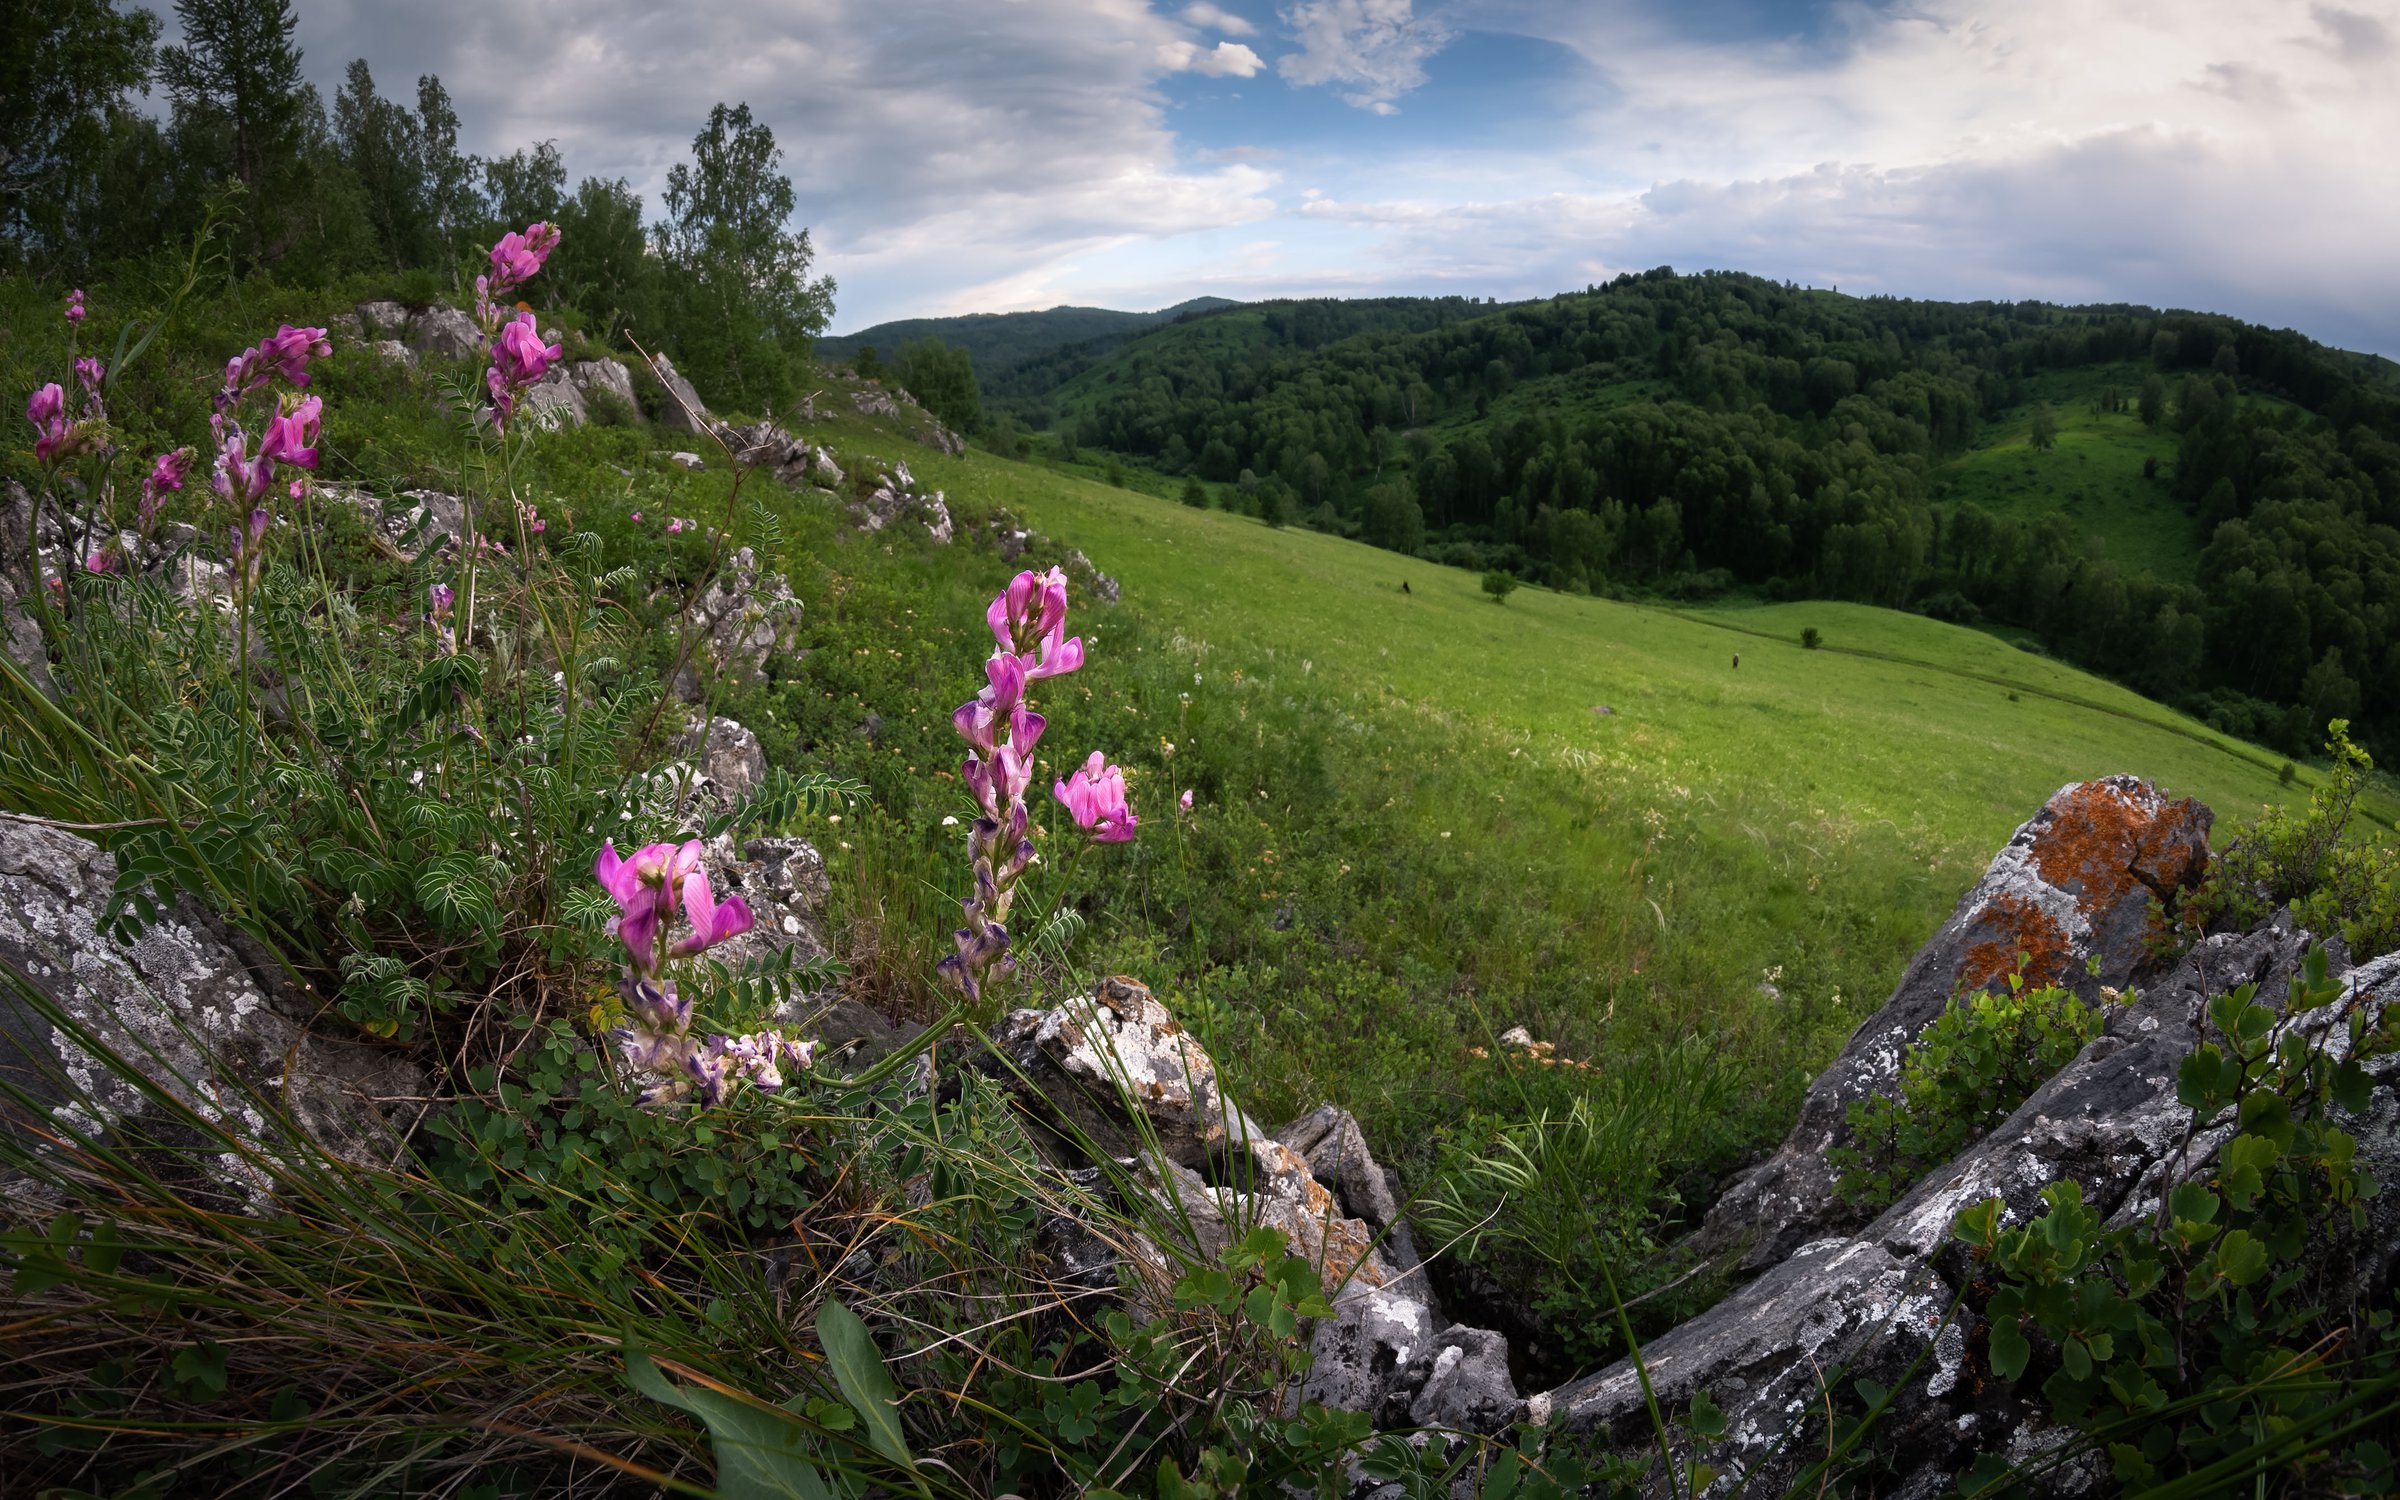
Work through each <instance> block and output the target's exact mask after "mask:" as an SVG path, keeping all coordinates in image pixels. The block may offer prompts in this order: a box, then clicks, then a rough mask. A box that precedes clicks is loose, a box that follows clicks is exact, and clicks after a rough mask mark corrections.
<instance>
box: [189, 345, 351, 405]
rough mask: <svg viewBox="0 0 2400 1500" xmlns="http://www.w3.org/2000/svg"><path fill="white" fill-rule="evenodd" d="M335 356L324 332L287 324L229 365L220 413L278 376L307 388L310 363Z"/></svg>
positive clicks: (219, 397)
mask: <svg viewBox="0 0 2400 1500" xmlns="http://www.w3.org/2000/svg"><path fill="white" fill-rule="evenodd" d="M332 352H333V344H332V342H331V341H330V340H328V339H327V338H326V337H325V330H324V329H322V328H294V327H293V326H292V325H291V324H289V323H286V324H284V325H283V326H282V327H280V328H278V329H276V330H275V331H274V332H273V333H270V334H268V335H267V336H266V337H265V338H263V339H260V340H259V341H258V342H257V343H256V344H254V345H252V346H251V347H250V348H247V349H244V350H243V351H242V352H241V353H239V354H237V355H235V356H234V357H233V358H231V359H229V360H227V361H226V362H225V384H224V385H223V386H222V387H221V388H219V390H218V391H217V410H219V411H223V410H224V409H225V408H227V407H229V406H232V405H234V404H236V403H237V402H239V401H241V400H242V398H243V397H245V396H248V395H249V394H250V393H251V392H252V391H255V390H257V389H258V388H259V387H260V386H262V385H265V384H266V383H267V381H268V380H269V378H271V377H273V376H275V375H281V376H282V377H283V378H284V379H286V380H288V381H290V382H291V383H292V384H294V385H297V386H305V385H307V384H308V362H309V361H310V360H311V359H323V358H324V357H325V356H326V355H329V354H331V353H332Z"/></svg>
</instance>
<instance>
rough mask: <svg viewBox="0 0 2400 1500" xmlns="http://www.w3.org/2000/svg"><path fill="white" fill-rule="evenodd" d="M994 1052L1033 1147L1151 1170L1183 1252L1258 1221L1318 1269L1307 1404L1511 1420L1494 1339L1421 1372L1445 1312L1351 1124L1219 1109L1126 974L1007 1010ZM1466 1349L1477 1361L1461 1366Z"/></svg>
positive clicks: (1208, 1061)
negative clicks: (1323, 1299) (1042, 1005)
mask: <svg viewBox="0 0 2400 1500" xmlns="http://www.w3.org/2000/svg"><path fill="white" fill-rule="evenodd" d="M992 1040H993V1042H994V1045H995V1046H996V1047H997V1048H998V1049H999V1051H1000V1053H1001V1054H1002V1055H1003V1056H1004V1057H1006V1058H1007V1059H1008V1061H1009V1063H1011V1064H1013V1065H1014V1066H1013V1069H1009V1070H1006V1071H1004V1073H1003V1076H1004V1079H1005V1081H1006V1082H1008V1083H1009V1084H1010V1085H1011V1086H1012V1087H1014V1088H1016V1089H1017V1090H1018V1091H1019V1094H1020V1096H1021V1097H1024V1098H1026V1099H1027V1101H1028V1103H1029V1104H1030V1105H1031V1106H1033V1107H1032V1108H1031V1109H1029V1115H1030V1117H1031V1120H1032V1122H1033V1124H1034V1126H1035V1129H1036V1131H1037V1134H1039V1135H1041V1136H1043V1137H1045V1138H1047V1139H1048V1140H1050V1141H1051V1142H1052V1144H1053V1145H1054V1146H1056V1147H1063V1148H1066V1149H1068V1150H1069V1151H1072V1150H1076V1149H1082V1148H1081V1147H1080V1146H1079V1145H1078V1143H1079V1142H1088V1143H1089V1149H1090V1150H1092V1151H1095V1152H1097V1153H1099V1154H1101V1155H1104V1156H1107V1157H1110V1158H1113V1159H1115V1160H1118V1161H1121V1162H1125V1163H1128V1164H1133V1163H1137V1162H1138V1163H1141V1164H1142V1165H1143V1166H1145V1167H1146V1168H1148V1169H1150V1170H1152V1171H1154V1173H1155V1177H1156V1180H1157V1182H1158V1185H1159V1186H1160V1187H1161V1188H1162V1189H1164V1190H1165V1191H1166V1192H1168V1193H1170V1194H1171V1195H1172V1196H1173V1198H1174V1200H1175V1202H1176V1204H1177V1207H1178V1210H1179V1212H1178V1214H1177V1215H1176V1216H1175V1217H1176V1218H1177V1220H1178V1221H1179V1224H1178V1227H1179V1229H1180V1230H1182V1231H1184V1232H1185V1233H1186V1234H1187V1235H1188V1243H1187V1244H1186V1246H1185V1249H1186V1250H1187V1251H1188V1252H1189V1253H1191V1254H1194V1255H1197V1256H1199V1257H1201V1258H1203V1259H1212V1260H1213V1259H1214V1258H1215V1257H1217V1256H1218V1255H1220V1254H1221V1253H1223V1251H1224V1250H1225V1248H1226V1246H1227V1245H1229V1244H1231V1243H1232V1242H1233V1241H1235V1240H1236V1239H1238V1238H1240V1236H1241V1235H1242V1234H1243V1233H1246V1232H1247V1231H1248V1230H1249V1229H1250V1228H1251V1227H1253V1226H1258V1225H1264V1226H1268V1227H1271V1228H1275V1229H1280V1230H1282V1231H1283V1232H1284V1235H1285V1237H1286V1240H1287V1243H1288V1244H1289V1245H1290V1246H1291V1248H1292V1251H1293V1253H1295V1254H1298V1255H1300V1256H1303V1257H1304V1258H1306V1259H1307V1260H1309V1261H1310V1262H1311V1263H1313V1264H1314V1265H1315V1266H1316V1267H1317V1270H1318V1274H1319V1276H1320V1277H1321V1278H1322V1279H1323V1283H1324V1288H1325V1291H1326V1293H1327V1295H1328V1296H1329V1297H1330V1298H1331V1299H1332V1301H1333V1305H1334V1315H1333V1316H1332V1317H1330V1318H1321V1319H1319V1320H1318V1321H1317V1324H1316V1326H1315V1328H1314V1329H1313V1330H1311V1333H1310V1347H1311V1349H1312V1351H1313V1353H1314V1355H1315V1360H1314V1362H1313V1364H1312V1365H1311V1367H1310V1369H1309V1372H1308V1375H1307V1377H1306V1379H1305V1380H1304V1381H1303V1383H1302V1386H1301V1390H1300V1394H1301V1395H1302V1396H1303V1397H1306V1398H1309V1399H1314V1400H1320V1401H1324V1402H1326V1403H1327V1404H1329V1405H1333V1406H1338V1407H1341V1408H1343V1409H1345V1410H1350V1411H1360V1412H1367V1413H1370V1414H1372V1413H1378V1412H1385V1411H1389V1410H1397V1411H1399V1412H1401V1413H1402V1414H1403V1416H1404V1417H1405V1415H1406V1414H1407V1413H1408V1412H1409V1411H1410V1410H1412V1409H1414V1408H1415V1407H1416V1406H1418V1405H1419V1404H1422V1405H1423V1406H1424V1408H1425V1410H1427V1411H1428V1412H1439V1413H1441V1414H1442V1415H1441V1417H1440V1420H1442V1421H1444V1422H1445V1423H1451V1424H1453V1425H1466V1424H1468V1423H1473V1424H1475V1430H1478V1431H1488V1430H1496V1427H1497V1426H1498V1425H1504V1424H1505V1423H1506V1421H1507V1420H1508V1417H1509V1415H1510V1414H1511V1413H1513V1412H1514V1411H1515V1410H1516V1407H1517V1398H1516V1391H1515V1387H1514V1386H1513V1385H1511V1384H1510V1383H1509V1381H1508V1372H1507V1358H1506V1352H1507V1351H1506V1345H1505V1343H1504V1342H1503V1341H1501V1340H1500V1339H1499V1336H1498V1335H1496V1334H1488V1333H1483V1332H1482V1331H1480V1330H1448V1331H1449V1332H1454V1333H1456V1334H1457V1335H1458V1336H1457V1337H1456V1338H1455V1339H1452V1340H1451V1347H1452V1348H1453V1349H1454V1350H1457V1351H1460V1352H1458V1353H1455V1354H1454V1355H1453V1357H1452V1359H1451V1365H1452V1366H1453V1368H1452V1369H1450V1370H1449V1371H1447V1372H1446V1373H1445V1374H1444V1376H1443V1377H1442V1378H1441V1379H1440V1380H1439V1381H1436V1380H1435V1379H1434V1376H1433V1373H1432V1371H1431V1369H1430V1368H1429V1367H1426V1366H1425V1362H1426V1361H1429V1360H1432V1359H1435V1358H1437V1357H1438V1356H1439V1353H1440V1349H1441V1347H1442V1346H1441V1344H1440V1343H1439V1341H1438V1340H1437V1335H1443V1334H1444V1333H1445V1332H1446V1330H1445V1328H1444V1325H1443V1320H1442V1316H1441V1312H1440V1309H1439V1308H1438V1307H1437V1306H1436V1304H1435V1302H1434V1299H1433V1295H1432V1292H1431V1290H1430V1289H1429V1288H1428V1287H1427V1286H1426V1283H1425V1277H1424V1274H1423V1272H1422V1270H1421V1268H1420V1267H1419V1266H1418V1264H1417V1261H1416V1255H1415V1250H1414V1247H1413V1245H1411V1244H1410V1243H1409V1241H1408V1238H1407V1233H1406V1225H1405V1224H1404V1223H1403V1222H1402V1221H1401V1219H1400V1217H1399V1210H1398V1204H1397V1201H1396V1197H1395V1194H1394V1193H1393V1190H1392V1183H1391V1179H1390V1177H1389V1175H1388V1174H1387V1173H1386V1172H1385V1171H1384V1170H1383V1168H1382V1167H1380V1166H1379V1165H1378V1164H1377V1163H1376V1162H1375V1159H1374V1157H1373V1156H1372V1155H1371V1154H1370V1153H1369V1152H1368V1150H1367V1146H1366V1140H1365V1138H1364V1137H1363V1136H1362V1135H1361V1134H1360V1133H1359V1130H1358V1124H1357V1122H1356V1121H1355V1120H1353V1119H1352V1118H1351V1117H1350V1116H1349V1115H1348V1114H1347V1113H1346V1112H1344V1111H1342V1110H1339V1109H1336V1108H1333V1107H1331V1106H1327V1107H1325V1108H1321V1109H1319V1110H1316V1111H1315V1112H1313V1113H1311V1114H1309V1115H1306V1116H1304V1117H1302V1118H1301V1119H1299V1120H1297V1121H1294V1122H1293V1123H1292V1124H1291V1125H1289V1126H1287V1127H1285V1129H1284V1130H1283V1131H1282V1132H1281V1133H1280V1134H1279V1135H1277V1136H1268V1135H1266V1134H1265V1133H1264V1132H1263V1131H1261V1130H1260V1129H1259V1127H1258V1126H1257V1125H1256V1124H1255V1123H1254V1122H1253V1121H1252V1120H1251V1119H1250V1117H1249V1116H1248V1115H1247V1114H1245V1113H1244V1112H1243V1111H1242V1108H1241V1106H1240V1105H1239V1104H1237V1103H1235V1102H1234V1101H1233V1100H1232V1099H1231V1098H1229V1097H1227V1096H1226V1094H1225V1092H1224V1090H1223V1088H1222V1086H1221V1083H1220V1080H1219V1076H1218V1072H1217V1066H1216V1062H1215V1060H1214V1059H1213V1058H1211V1057H1210V1056H1209V1054H1208V1051H1207V1049H1206V1048H1204V1047H1202V1046H1201V1045H1200V1044H1199V1042H1198V1040H1197V1039H1195V1038H1194V1037H1192V1036H1191V1034H1190V1033H1188V1032H1186V1031H1185V1030H1184V1029H1183V1027H1182V1026H1181V1025H1179V1024H1178V1023H1177V1022H1176V1020H1175V1018H1174V1017H1173V1016H1172V1015H1171V1014H1169V1013H1168V1011H1167V1008H1166V1007H1165V1006H1164V1005H1161V1004H1160V1003H1159V1002H1158V1000H1157V999H1156V997H1154V996H1152V995H1151V993H1150V992H1149V990H1147V989H1145V988H1144V987H1143V986H1142V985H1140V984H1138V983H1136V982H1134V981H1133V980H1130V979H1122V978H1120V979H1110V980H1107V981H1105V982H1103V983H1102V984H1101V985H1100V986H1099V987H1098V989H1097V990H1096V991H1095V992H1094V993H1092V994H1091V995H1088V996H1079V997H1077V998H1075V999H1071V1000H1069V1001H1067V1002H1065V1003H1064V1004H1062V1005H1059V1006H1057V1007H1055V1008H1053V1009H1050V1010H1021V1011H1017V1012H1014V1013H1012V1014H1010V1015H1009V1016H1007V1017H1005V1018H1004V1019H1003V1020H1002V1021H1001V1022H1000V1024H999V1025H998V1026H997V1027H995V1028H994V1029H993V1031H992ZM994 1066H995V1068H997V1067H998V1065H996V1064H995V1065H994ZM1494 1350H1497V1351H1498V1354H1497V1356H1496V1357H1497V1360H1498V1364H1497V1381H1496V1383H1495V1381H1494V1378H1493V1373H1494V1367H1493V1358H1494V1355H1493V1351H1494ZM1467 1352H1472V1353H1473V1354H1474V1355H1475V1359H1474V1362H1473V1363H1472V1365H1471V1366H1469V1367H1467V1368H1465V1369H1460V1368H1458V1366H1459V1365H1460V1362H1461V1361H1462V1360H1464V1359H1466V1357H1467ZM1412 1379H1413V1381H1414V1383H1413V1384H1410V1385H1407V1386H1406V1387H1405V1390H1403V1382H1405V1381H1409V1380H1412ZM1428 1391H1430V1392H1433V1394H1432V1396H1431V1397H1430V1398H1427V1397H1426V1396H1425V1393H1426V1392H1428ZM1395 1392H1401V1394H1400V1395H1399V1396H1398V1398H1397V1399H1398V1405H1397V1407H1394V1406H1393V1402H1394V1399H1395Z"/></svg>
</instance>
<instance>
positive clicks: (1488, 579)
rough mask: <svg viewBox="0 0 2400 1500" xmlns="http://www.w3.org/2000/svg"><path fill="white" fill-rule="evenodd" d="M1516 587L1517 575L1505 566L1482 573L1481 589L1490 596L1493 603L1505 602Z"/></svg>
mask: <svg viewBox="0 0 2400 1500" xmlns="http://www.w3.org/2000/svg"><path fill="white" fill-rule="evenodd" d="M1517 587H1518V584H1517V575H1516V574H1514V573H1511V572H1510V571H1508V569H1506V568H1494V569H1492V570H1491V571H1490V572H1488V573H1486V574H1484V575H1483V591H1484V592H1485V593H1487V594H1489V595H1491V596H1492V602H1493V603H1494V604H1506V603H1507V602H1508V596H1509V595H1511V594H1513V593H1515V592H1516V591H1517Z"/></svg>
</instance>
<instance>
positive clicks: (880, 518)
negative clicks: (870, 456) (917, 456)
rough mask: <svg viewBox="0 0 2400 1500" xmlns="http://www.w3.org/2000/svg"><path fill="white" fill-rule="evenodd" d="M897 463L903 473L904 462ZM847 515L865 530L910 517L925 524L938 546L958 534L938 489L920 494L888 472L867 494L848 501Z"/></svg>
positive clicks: (881, 528)
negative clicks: (927, 493)
mask: <svg viewBox="0 0 2400 1500" xmlns="http://www.w3.org/2000/svg"><path fill="white" fill-rule="evenodd" d="M900 467H901V473H902V474H905V473H907V466H906V465H901V466H900ZM850 519H851V520H852V521H854V522H856V523H857V524H858V525H859V526H860V527H862V528H864V529H865V530H868V531H882V530H883V529H884V528H885V527H887V526H891V525H893V524H895V523H897V522H899V521H903V520H913V521H916V522H918V523H919V524H920V525H922V526H923V527H924V528H925V534H926V535H927V536H929V537H931V538H932V539H933V541H934V543H935V544H936V545H937V546H944V547H946V546H948V545H949V544H950V541H951V538H952V537H953V536H955V535H956V534H957V529H956V527H955V526H954V525H953V524H952V522H951V520H950V507H949V506H948V505H947V504H946V503H944V500H943V496H942V492H941V491H939V490H936V491H934V492H933V493H932V494H930V495H920V494H918V493H916V492H915V491H914V490H913V489H911V488H910V487H909V485H908V483H907V481H905V480H902V479H900V478H898V477H896V476H894V475H890V474H886V475H884V476H883V482H882V483H880V484H878V485H876V487H875V488H874V489H873V490H872V491H870V492H869V493H868V494H867V495H865V496H864V497H862V498H860V499H858V500H855V501H853V502H852V503H851V506H850Z"/></svg>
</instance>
